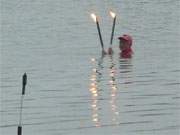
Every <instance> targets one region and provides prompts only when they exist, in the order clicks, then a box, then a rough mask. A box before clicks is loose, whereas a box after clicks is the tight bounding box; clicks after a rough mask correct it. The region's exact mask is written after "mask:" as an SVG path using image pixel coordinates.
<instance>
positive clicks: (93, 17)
mask: <svg viewBox="0 0 180 135" xmlns="http://www.w3.org/2000/svg"><path fill="white" fill-rule="evenodd" d="M91 17H92V19H93V20H94V22H96V21H97V17H96V15H95V14H94V13H92V14H91Z"/></svg>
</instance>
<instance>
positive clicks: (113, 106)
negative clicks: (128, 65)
mask: <svg viewBox="0 0 180 135" xmlns="http://www.w3.org/2000/svg"><path fill="white" fill-rule="evenodd" d="M110 60H111V66H110V67H109V70H110V71H109V76H110V81H109V84H110V87H111V100H110V103H111V110H112V112H113V116H112V121H113V122H114V124H118V117H119V111H118V107H117V103H116V98H117V83H116V68H115V66H114V65H115V64H114V62H113V57H112V56H110Z"/></svg>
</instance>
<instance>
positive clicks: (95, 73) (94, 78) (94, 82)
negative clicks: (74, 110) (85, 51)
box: [89, 58, 102, 127]
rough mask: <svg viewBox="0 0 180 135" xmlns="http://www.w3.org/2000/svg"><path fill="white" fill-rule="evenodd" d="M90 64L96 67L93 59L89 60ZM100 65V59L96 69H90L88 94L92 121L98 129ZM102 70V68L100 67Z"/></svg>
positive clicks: (99, 124)
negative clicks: (89, 93) (89, 94)
mask: <svg viewBox="0 0 180 135" xmlns="http://www.w3.org/2000/svg"><path fill="white" fill-rule="evenodd" d="M91 61H92V63H93V64H94V65H95V66H96V60H95V59H94V58H92V59H91ZM101 64H102V59H101V60H100V61H99V62H98V68H94V67H93V69H92V73H91V77H90V81H91V83H90V89H89V90H90V92H91V108H92V121H93V122H94V123H95V126H96V127H100V126H101V123H100V120H99V114H98V113H99V112H98V111H99V108H98V102H99V99H98V96H99V88H98V82H99V80H100V78H101V73H100V70H99V67H100V66H101ZM100 68H102V67H100Z"/></svg>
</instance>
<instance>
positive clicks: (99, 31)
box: [96, 18, 104, 50]
mask: <svg viewBox="0 0 180 135" xmlns="http://www.w3.org/2000/svg"><path fill="white" fill-rule="evenodd" d="M96 25H97V29H98V34H99V39H100V42H101V47H102V49H103V50H104V44H103V40H102V36H101V29H100V26H99V22H98V20H97V18H96Z"/></svg>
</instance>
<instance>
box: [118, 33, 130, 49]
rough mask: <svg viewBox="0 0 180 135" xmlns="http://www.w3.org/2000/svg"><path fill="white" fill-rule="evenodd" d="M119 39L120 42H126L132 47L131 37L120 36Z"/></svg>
mask: <svg viewBox="0 0 180 135" xmlns="http://www.w3.org/2000/svg"><path fill="white" fill-rule="evenodd" d="M118 39H119V40H126V41H127V42H128V44H129V46H132V37H131V36H130V35H126V34H124V35H123V36H120V37H119V38H118Z"/></svg>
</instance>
